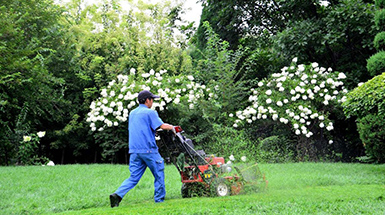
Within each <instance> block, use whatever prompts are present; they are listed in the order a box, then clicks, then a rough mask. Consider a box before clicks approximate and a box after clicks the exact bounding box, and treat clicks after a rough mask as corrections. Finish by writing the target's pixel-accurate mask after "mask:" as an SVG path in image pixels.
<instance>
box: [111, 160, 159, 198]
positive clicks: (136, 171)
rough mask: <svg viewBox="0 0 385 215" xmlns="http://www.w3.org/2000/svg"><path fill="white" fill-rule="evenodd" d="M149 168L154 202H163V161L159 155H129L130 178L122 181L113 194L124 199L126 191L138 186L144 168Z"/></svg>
mask: <svg viewBox="0 0 385 215" xmlns="http://www.w3.org/2000/svg"><path fill="white" fill-rule="evenodd" d="M147 167H148V168H149V169H150V170H151V172H152V175H153V176H154V178H155V180H154V188H155V191H154V199H155V202H163V201H164V197H165V196H166V187H165V184H164V160H163V158H162V157H161V156H160V154H159V153H133V154H130V173H131V175H130V177H129V178H128V179H126V180H125V181H123V183H122V185H120V187H119V188H118V189H117V190H116V191H115V193H116V194H117V195H118V196H120V197H122V198H123V197H124V196H125V195H126V194H127V193H128V191H130V190H131V189H132V188H134V187H135V186H136V184H138V182H139V180H140V179H141V178H142V176H143V174H144V172H145V171H146V168H147Z"/></svg>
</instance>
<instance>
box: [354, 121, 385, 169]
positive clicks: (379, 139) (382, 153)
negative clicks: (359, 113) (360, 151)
mask: <svg viewBox="0 0 385 215" xmlns="http://www.w3.org/2000/svg"><path fill="white" fill-rule="evenodd" d="M357 127H358V132H359V133H360V138H361V140H362V142H363V144H364V146H365V150H366V154H367V155H368V156H369V157H372V158H374V159H375V160H376V161H377V162H378V163H382V162H385V115H377V114H369V115H367V116H365V117H363V118H362V119H360V120H359V122H358V124H357Z"/></svg>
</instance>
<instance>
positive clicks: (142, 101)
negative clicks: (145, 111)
mask: <svg viewBox="0 0 385 215" xmlns="http://www.w3.org/2000/svg"><path fill="white" fill-rule="evenodd" d="M147 99H154V98H152V97H147V98H143V99H140V100H138V101H139V104H144V103H146V100H147Z"/></svg>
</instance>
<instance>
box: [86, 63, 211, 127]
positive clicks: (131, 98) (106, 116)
mask: <svg viewBox="0 0 385 215" xmlns="http://www.w3.org/2000/svg"><path fill="white" fill-rule="evenodd" d="M142 90H150V91H151V92H152V93H154V94H157V95H159V96H160V99H159V100H155V101H154V103H153V106H152V108H153V109H156V108H158V109H159V110H160V111H163V110H165V109H167V106H168V105H169V104H175V105H180V104H181V101H182V100H183V101H185V102H184V105H188V106H189V108H190V109H193V108H194V107H195V106H196V105H197V103H198V102H199V99H212V98H216V97H217V95H215V93H212V92H211V90H210V88H208V87H206V86H205V85H202V84H199V83H196V82H194V77H193V76H191V75H189V76H187V77H185V76H181V75H179V76H171V75H168V74H167V71H166V70H161V71H159V72H155V71H154V70H150V71H149V72H148V73H142V74H138V72H137V71H136V70H135V69H131V70H130V75H118V76H117V80H113V81H111V82H109V84H108V86H107V87H106V88H105V89H102V90H101V93H100V95H101V96H100V97H99V98H98V99H97V100H96V101H93V102H92V103H91V105H90V109H91V110H90V112H89V113H88V118H87V122H89V123H90V127H91V130H92V131H96V130H98V131H103V130H104V129H105V128H106V126H107V127H112V126H118V125H119V124H120V123H121V122H126V121H127V119H128V115H129V112H130V110H131V109H133V108H134V107H136V106H137V105H138V104H139V102H138V101H137V97H138V92H140V91H142Z"/></svg>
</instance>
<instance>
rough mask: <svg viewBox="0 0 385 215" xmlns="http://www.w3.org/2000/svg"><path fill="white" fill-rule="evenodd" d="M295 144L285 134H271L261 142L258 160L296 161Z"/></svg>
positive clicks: (271, 161) (273, 161)
mask: <svg viewBox="0 0 385 215" xmlns="http://www.w3.org/2000/svg"><path fill="white" fill-rule="evenodd" d="M293 146H294V144H293V143H290V140H289V139H287V138H286V137H284V136H270V137H267V138H265V139H263V140H261V142H260V143H259V147H258V160H259V161H263V162H268V163H281V162H289V161H294V160H295V159H294V158H295V153H294V150H295V149H294V147H293Z"/></svg>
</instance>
